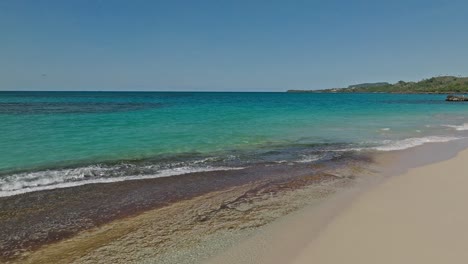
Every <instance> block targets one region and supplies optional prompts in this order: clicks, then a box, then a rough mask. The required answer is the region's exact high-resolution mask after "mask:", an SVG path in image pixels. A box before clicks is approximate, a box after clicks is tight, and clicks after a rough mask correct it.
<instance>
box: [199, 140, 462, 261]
mask: <svg viewBox="0 0 468 264" xmlns="http://www.w3.org/2000/svg"><path fill="white" fill-rule="evenodd" d="M466 143H467V140H462V142H451V143H443V144H441V143H436V144H426V145H423V146H419V147H416V148H413V149H410V150H409V151H404V152H402V151H396V152H394V153H384V154H381V155H379V157H377V162H380V163H384V164H387V166H384V168H385V169H384V170H383V171H381V172H380V173H381V175H383V177H382V178H380V179H377V180H376V181H373V182H372V181H371V182H367V183H366V184H365V185H361V186H359V187H358V188H355V189H348V190H346V191H345V192H342V193H340V194H338V195H336V196H334V197H333V198H332V199H330V200H328V201H326V202H324V203H322V204H321V205H319V206H316V207H305V208H303V209H301V210H298V211H297V212H294V213H292V214H290V215H287V216H285V217H283V218H282V219H280V220H279V221H276V222H275V223H273V224H271V225H270V226H268V227H267V228H266V229H265V230H263V231H262V232H260V233H258V234H257V235H256V236H253V237H252V238H250V239H248V240H245V241H244V242H242V243H239V244H238V245H236V246H235V247H233V248H231V249H229V250H228V251H226V252H223V253H222V254H219V255H217V256H214V257H213V258H212V259H211V260H210V261H209V262H208V263H209V264H220V263H228V264H230V263H252V264H254V263H255V264H261V263H265V264H266V263H273V264H276V263H277V264H280V263H281V264H283V263H294V264H302V263H345V262H346V263H387V262H382V259H381V258H379V259H376V258H374V259H371V260H370V261H368V262H366V261H363V259H365V258H361V256H362V255H365V254H366V252H367V251H369V252H372V250H373V249H374V248H378V249H379V250H380V252H379V253H380V255H381V256H387V257H388V259H391V256H388V255H389V252H388V248H391V247H392V246H394V244H392V245H387V246H381V243H382V242H383V244H385V237H386V236H385V235H382V236H381V237H378V236H377V235H375V236H373V240H371V241H369V240H368V239H366V237H367V236H369V235H372V232H376V233H378V230H372V231H368V230H366V225H365V224H360V225H359V227H361V229H362V230H360V231H355V230H356V226H355V225H356V224H358V223H359V222H360V221H361V222H362V223H366V224H370V225H372V224H371V223H370V222H371V221H372V220H365V219H366V217H369V218H371V217H372V213H374V211H372V210H377V211H379V210H380V211H381V210H384V209H382V207H381V204H380V203H383V204H385V200H390V201H391V200H392V199H393V197H395V198H396V197H398V196H399V188H401V187H403V185H404V184H406V180H405V177H411V175H413V174H414V171H420V170H426V171H431V170H434V169H435V170H440V164H451V163H452V162H454V161H455V160H456V159H459V160H458V161H457V162H458V163H460V162H461V163H463V160H467V159H468V147H467V145H466ZM440 148H442V150H444V151H441V152H439V153H438V154H436V155H428V151H429V150H432V151H434V150H436V149H440ZM429 153H431V152H429ZM461 156H462V157H461ZM460 160H461V161H460ZM389 164H391V165H390V166H388V165H389ZM459 165H460V164H458V166H459ZM448 166H450V165H448ZM458 168H460V167H458ZM408 175H409V176H408ZM418 176H419V179H418V180H419V181H416V180H413V184H412V185H411V188H415V190H416V191H417V187H418V186H419V185H421V184H423V183H424V178H423V177H424V175H418ZM394 181H400V182H401V183H400V184H399V185H398V187H397V188H393V189H392V190H391V192H390V193H387V196H386V197H385V199H378V198H377V197H374V196H376V195H373V196H372V197H370V198H369V197H368V196H369V194H370V193H372V194H377V196H378V195H379V194H380V192H381V189H382V188H383V187H382V186H386V185H388V184H391V183H392V182H394ZM466 184H468V182H466ZM415 190H411V191H415ZM413 194H414V195H417V192H413ZM362 197H366V198H365V200H366V201H368V202H372V203H373V205H374V209H372V210H371V211H370V215H369V216H368V215H367V214H366V215H363V216H362V215H360V212H359V211H356V209H355V207H356V206H355V204H356V203H358V204H359V202H360V200H362V199H363V198H362ZM376 199H377V200H376ZM374 200H376V201H374ZM399 200H400V201H401V203H403V204H404V203H405V201H404V200H403V201H402V200H401V199H399ZM428 202H429V201H428ZM435 213H436V212H435ZM456 213H459V211H457V212H456ZM349 214H353V217H355V218H359V219H355V218H352V219H348V218H347V222H346V226H345V227H343V226H340V229H339V231H336V230H335V229H336V228H335V227H333V228H331V227H330V226H332V225H334V224H335V223H336V222H338V221H341V219H343V218H344V217H346V216H343V215H349ZM401 216H403V215H401ZM386 217H387V219H386V221H385V224H389V225H391V222H392V214H391V213H387V214H386ZM403 218H404V217H403ZM380 220H382V219H380ZM420 220H421V221H423V220H424V219H420ZM382 221H383V220H382ZM385 224H384V223H380V228H381V229H382V230H385V229H386V228H388V227H386V226H385ZM403 224H404V220H403ZM330 229H331V231H329V230H330ZM366 231H368V232H366ZM327 232H333V235H334V236H333V237H327V240H326V242H327V244H326V246H322V245H321V243H322V240H323V239H324V238H323V236H325V235H324V233H327ZM391 232H392V231H389V233H386V235H391ZM348 233H351V234H352V235H353V236H352V237H346V236H347V234H348ZM379 234H380V233H379ZM401 235H402V238H401V239H402V241H403V240H404V238H403V237H404V235H405V234H404V233H403V234H401ZM344 238H346V240H345V242H343V241H342V240H343V239H344ZM362 241H364V242H365V243H367V244H366V246H368V247H369V248H371V249H369V248H367V247H363V248H360V249H361V251H360V252H359V253H357V252H355V251H354V243H359V242H362ZM338 242H339V243H340V245H341V248H335V244H336V243H338ZM394 242H395V241H394ZM399 242H400V240H398V241H397V242H395V243H399ZM465 244H466V243H465ZM372 245H373V246H374V247H372ZM405 245H406V246H407V247H408V248H411V247H412V246H413V245H412V244H411V243H407V244H405ZM340 250H342V251H343V252H340ZM434 250H436V249H434ZM383 251H386V252H383ZM322 252H326V254H325V253H323V254H322ZM316 254H318V255H319V256H318V257H317V256H316ZM359 254H361V255H359ZM322 255H326V257H329V258H330V259H332V260H330V261H329V260H328V259H327V258H325V257H324V258H320V257H322ZM371 255H373V256H377V255H379V254H378V253H376V254H371ZM335 256H340V257H341V258H339V260H335V259H334V257H335ZM352 257H355V258H354V260H355V262H352V260H353V258H352ZM413 257H414V256H413ZM350 258H351V259H350ZM406 260H407V259H404V258H403V259H399V260H398V261H393V262H392V261H389V262H388V263H405V262H406ZM412 262H414V263H432V262H424V261H419V262H418V261H412ZM441 262H444V261H439V262H434V263H441Z"/></svg>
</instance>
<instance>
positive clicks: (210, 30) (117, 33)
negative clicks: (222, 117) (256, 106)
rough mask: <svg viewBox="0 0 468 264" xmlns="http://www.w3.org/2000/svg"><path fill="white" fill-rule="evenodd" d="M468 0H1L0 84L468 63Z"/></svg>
mask: <svg viewBox="0 0 468 264" xmlns="http://www.w3.org/2000/svg"><path fill="white" fill-rule="evenodd" d="M467 14H468V1H466V0H464V1H447V0H446V1H434V0H426V1H411V0H406V1H398V0H396V1H345V0H342V1H325V0H323V1H254V0H238V1H235V0H232V1H227V0H225V1H220V0H213V1H203V0H196V1H195V0H194V1H192V0H187V1H177V0H168V1H156V0H155V1H150V0H148V1H130V0H129V1H98V0H95V1H87V0H75V1H71V0H69V1H66V0H57V1H46V0H43V1H39V0H31V1H23V0H2V1H0V36H1V37H0V90H196V91H198V90H200V91H201V90H219V91H227V90H229V91H232V90H235V91H284V90H287V89H318V88H331V87H342V86H347V85H349V84H355V83H361V82H375V81H389V82H396V81H398V80H406V81H407V80H419V79H422V78H426V77H431V76H435V75H446V74H448V75H465V76H466V75H468V15H467Z"/></svg>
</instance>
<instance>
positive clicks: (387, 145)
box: [371, 136, 461, 151]
mask: <svg viewBox="0 0 468 264" xmlns="http://www.w3.org/2000/svg"><path fill="white" fill-rule="evenodd" d="M456 139H461V138H460V137H442V136H429V137H420V138H407V139H402V140H393V141H392V140H387V141H384V142H383V143H384V145H382V146H378V147H373V148H371V149H375V150H379V151H393V150H403V149H408V148H412V147H416V146H420V145H423V144H426V143H436V142H449V141H452V140H456Z"/></svg>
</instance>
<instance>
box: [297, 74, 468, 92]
mask: <svg viewBox="0 0 468 264" xmlns="http://www.w3.org/2000/svg"><path fill="white" fill-rule="evenodd" d="M288 92H312V93H439V94H451V93H468V77H454V76H439V77H432V78H429V79H424V80H422V81H419V82H404V81H399V82H397V83H395V84H388V83H375V84H372V83H366V84H362V85H359V84H358V85H351V86H348V88H334V89H324V90H289V91H288Z"/></svg>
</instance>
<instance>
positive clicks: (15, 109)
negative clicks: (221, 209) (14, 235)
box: [0, 92, 468, 196]
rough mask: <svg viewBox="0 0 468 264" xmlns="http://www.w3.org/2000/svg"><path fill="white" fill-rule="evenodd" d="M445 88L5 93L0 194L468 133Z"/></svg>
mask: <svg viewBox="0 0 468 264" xmlns="http://www.w3.org/2000/svg"><path fill="white" fill-rule="evenodd" d="M444 98H445V96H444V95H398V94H288V93H191V92H187V93H185V92H183V93H181V92H152V93H143V92H141V93H113V92H0V122H1V138H0V196H9V195H14V194H18V193H23V192H29V191H35V190H43V189H53V188H60V187H67V186H76V185H81V184H85V183H93V182H112V181H122V180H127V179H138V178H154V177H164V176H174V175H180V174H184V173H187V172H193V171H210V170H227V169H239V168H245V167H249V166H252V165H255V164H260V163H261V164H269V163H272V164H274V163H314V162H320V161H323V160H330V159H334V158H339V157H341V156H342V155H346V153H348V152H355V151H362V150H373V151H390V150H399V149H405V148H409V147H414V146H417V145H422V144H425V143H428V142H445V141H450V140H454V139H457V138H462V137H466V135H467V132H468V131H466V130H467V129H468V125H467V124H468V116H467V113H468V105H467V104H464V103H447V102H445V101H444Z"/></svg>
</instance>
